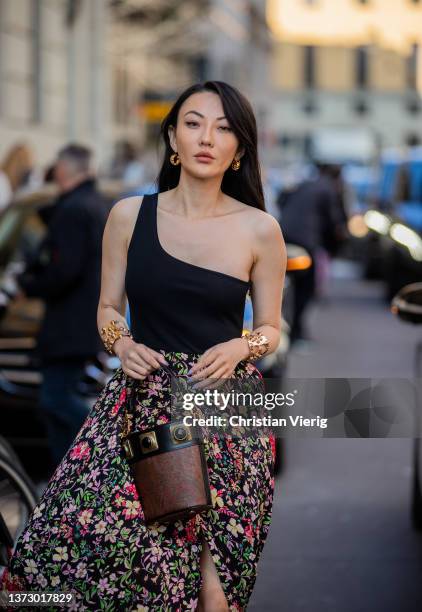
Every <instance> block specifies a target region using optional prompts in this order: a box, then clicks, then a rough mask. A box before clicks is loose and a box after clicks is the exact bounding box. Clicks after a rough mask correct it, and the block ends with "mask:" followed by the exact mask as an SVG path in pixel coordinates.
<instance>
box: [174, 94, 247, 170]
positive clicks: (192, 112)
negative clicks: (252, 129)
mask: <svg viewBox="0 0 422 612" xmlns="http://www.w3.org/2000/svg"><path fill="white" fill-rule="evenodd" d="M169 138H170V144H171V146H172V148H173V150H174V151H175V152H176V151H177V153H178V154H179V157H180V163H181V165H182V166H183V169H184V170H185V171H187V172H189V173H190V174H192V175H194V176H203V177H213V176H218V175H223V174H224V172H225V171H226V170H227V168H229V166H230V164H231V163H232V161H233V159H234V158H235V157H236V159H239V158H240V157H241V154H242V155H243V151H239V152H238V154H237V155H236V152H237V149H238V146H239V141H238V139H237V137H236V136H235V134H234V133H233V131H232V130H231V126H230V125H229V123H228V121H227V119H226V118H225V117H224V110H223V106H222V104H221V99H220V96H219V95H218V94H216V93H213V92H211V91H203V92H198V93H195V94H192V95H191V96H190V97H189V98H188V99H187V100H185V101H184V102H183V104H182V106H181V107H180V109H179V115H178V118H177V128H176V131H174V129H173V128H172V127H170V129H169ZM199 153H209V154H210V155H212V158H211V159H210V158H204V157H198V154H199Z"/></svg>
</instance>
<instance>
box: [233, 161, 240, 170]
mask: <svg viewBox="0 0 422 612" xmlns="http://www.w3.org/2000/svg"><path fill="white" fill-rule="evenodd" d="M232 168H233V170H239V168H240V159H234V160H233V161H232Z"/></svg>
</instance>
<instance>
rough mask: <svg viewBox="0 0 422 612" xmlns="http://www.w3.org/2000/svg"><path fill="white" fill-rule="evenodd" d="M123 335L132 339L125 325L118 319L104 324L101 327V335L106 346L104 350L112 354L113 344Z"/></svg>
mask: <svg viewBox="0 0 422 612" xmlns="http://www.w3.org/2000/svg"><path fill="white" fill-rule="evenodd" d="M123 336H129V338H132V339H133V336H132V334H131V333H130V331H129V330H128V328H127V327H125V326H124V325H123V323H121V322H120V321H110V323H108V325H105V326H104V327H102V328H101V337H102V340H103V343H104V346H105V348H106V351H107V352H108V353H110V355H113V354H114V352H113V344H114V343H115V342H116V340H119V338H122V337H123Z"/></svg>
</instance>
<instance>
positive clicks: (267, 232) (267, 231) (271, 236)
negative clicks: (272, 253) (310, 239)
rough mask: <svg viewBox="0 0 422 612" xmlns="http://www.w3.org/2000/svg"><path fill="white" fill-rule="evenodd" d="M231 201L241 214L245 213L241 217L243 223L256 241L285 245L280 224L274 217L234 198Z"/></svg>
mask: <svg viewBox="0 0 422 612" xmlns="http://www.w3.org/2000/svg"><path fill="white" fill-rule="evenodd" d="M231 200H232V201H233V203H234V205H236V206H237V208H238V210H239V212H243V214H242V215H241V218H242V221H243V223H244V225H245V228H246V229H247V230H248V231H250V232H251V237H253V238H254V240H255V241H259V242H267V243H268V241H271V242H278V243H280V242H283V243H284V240H283V234H282V231H281V227H280V224H279V222H278V221H277V219H276V218H275V217H273V215H270V213H268V212H267V211H265V210H261V209H260V208H256V207H255V206H250V205H248V204H244V203H243V202H240V201H239V200H235V199H234V198H231Z"/></svg>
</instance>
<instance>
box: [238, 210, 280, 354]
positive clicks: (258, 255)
mask: <svg viewBox="0 0 422 612" xmlns="http://www.w3.org/2000/svg"><path fill="white" fill-rule="evenodd" d="M253 251H254V253H253V257H254V263H253V266H252V271H251V281H252V289H251V299H252V307H253V330H252V331H253V332H257V331H259V332H261V333H262V334H264V336H266V337H267V338H268V341H269V347H268V351H267V354H269V353H273V352H274V351H276V350H277V348H278V345H279V343H280V334H281V325H282V314H281V307H282V302H283V290H284V282H285V277H286V268H287V250H286V245H285V242H284V238H283V234H282V231H281V228H280V224H279V223H278V221H277V220H276V219H275V218H274V217H273V216H271V215H262V216H261V220H260V222H259V223H257V225H256V235H255V240H254V245H253ZM242 341H243V343H244V345H245V357H244V358H245V359H246V358H247V357H248V355H249V346H248V343H247V340H246V337H245V336H244V337H243V338H242Z"/></svg>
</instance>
